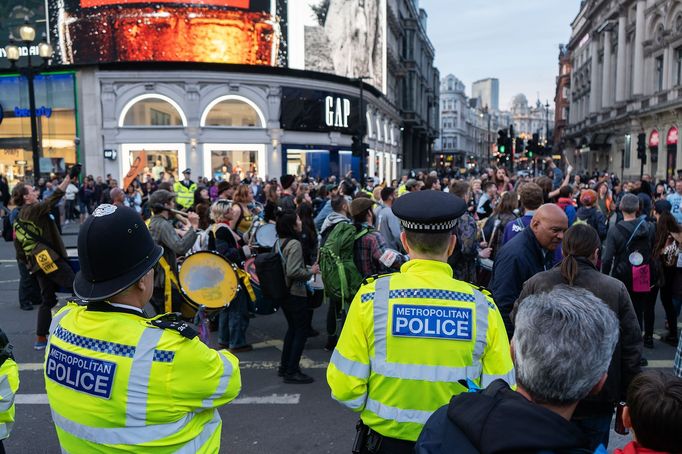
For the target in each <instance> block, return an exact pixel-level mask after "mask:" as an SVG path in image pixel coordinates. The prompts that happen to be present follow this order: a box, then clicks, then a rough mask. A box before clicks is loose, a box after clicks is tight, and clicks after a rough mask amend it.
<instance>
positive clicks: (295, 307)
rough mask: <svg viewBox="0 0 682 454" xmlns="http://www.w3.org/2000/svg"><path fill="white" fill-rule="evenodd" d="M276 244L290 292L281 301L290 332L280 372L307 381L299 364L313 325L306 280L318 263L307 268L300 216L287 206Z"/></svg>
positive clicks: (290, 380)
mask: <svg viewBox="0 0 682 454" xmlns="http://www.w3.org/2000/svg"><path fill="white" fill-rule="evenodd" d="M277 235H278V236H279V239H278V240H277V245H276V247H277V248H278V250H280V251H281V255H282V266H283V268H284V277H285V281H286V284H287V287H288V288H289V296H288V297H287V298H286V299H285V300H284V301H283V302H282V312H283V313H284V317H285V318H286V321H287V332H286V335H285V336H284V344H283V346H282V359H281V362H280V365H279V369H278V375H279V376H280V377H283V379H284V383H291V384H307V383H312V382H313V381H314V380H313V378H312V377H311V376H309V375H307V374H305V373H303V372H302V371H301V368H300V360H301V355H302V354H303V348H304V347H305V342H306V338H307V337H308V332H309V328H310V320H309V313H308V301H307V296H308V294H307V291H306V282H307V281H308V279H310V277H311V276H312V275H313V274H317V273H319V266H317V264H315V265H313V266H312V267H311V269H310V271H308V269H307V268H306V266H305V262H304V258H303V248H302V246H301V241H300V235H301V220H300V218H299V217H298V215H297V214H296V213H295V212H293V211H288V210H285V211H284V212H283V213H282V214H281V215H280V216H279V217H278V218H277Z"/></svg>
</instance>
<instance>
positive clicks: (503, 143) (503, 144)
mask: <svg viewBox="0 0 682 454" xmlns="http://www.w3.org/2000/svg"><path fill="white" fill-rule="evenodd" d="M497 136H498V137H497V152H498V153H499V154H506V153H507V151H508V145H507V142H508V138H507V130H506V129H500V130H499V131H497Z"/></svg>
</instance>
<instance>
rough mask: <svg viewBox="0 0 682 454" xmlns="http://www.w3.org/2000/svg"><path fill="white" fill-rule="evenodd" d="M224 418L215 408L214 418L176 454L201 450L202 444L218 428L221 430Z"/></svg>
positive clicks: (188, 453)
mask: <svg viewBox="0 0 682 454" xmlns="http://www.w3.org/2000/svg"><path fill="white" fill-rule="evenodd" d="M221 423H222V420H221V419H220V415H219V414H218V410H213V418H212V419H211V420H210V421H209V422H207V423H206V424H205V425H204V428H203V429H202V431H201V432H200V433H199V435H197V436H196V437H195V438H194V439H193V440H191V441H189V442H187V444H186V445H185V446H183V447H182V448H180V450H178V451H175V454H194V453H195V452H197V451H199V450H200V449H201V447H202V446H204V445H205V444H206V442H207V441H208V440H209V439H210V438H211V437H212V436H213V434H214V433H215V432H216V430H220V424H221Z"/></svg>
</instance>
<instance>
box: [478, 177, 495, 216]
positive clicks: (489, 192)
mask: <svg viewBox="0 0 682 454" xmlns="http://www.w3.org/2000/svg"><path fill="white" fill-rule="evenodd" d="M496 203H497V186H495V183H494V182H492V181H489V182H487V183H486V184H485V185H483V195H482V196H481V198H480V199H479V201H478V205H477V208H476V214H477V215H478V219H485V218H487V217H488V216H490V215H491V214H492V212H493V209H494V208H495V204H496Z"/></svg>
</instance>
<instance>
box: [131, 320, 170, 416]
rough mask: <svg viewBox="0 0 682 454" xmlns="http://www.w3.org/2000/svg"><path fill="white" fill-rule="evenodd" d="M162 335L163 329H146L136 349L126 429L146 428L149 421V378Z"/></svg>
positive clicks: (132, 365) (132, 367) (132, 366)
mask: <svg viewBox="0 0 682 454" xmlns="http://www.w3.org/2000/svg"><path fill="white" fill-rule="evenodd" d="M162 335H163V330H161V329H156V328H146V329H145V330H144V331H142V336H140V340H139V341H138V342H137V346H136V347H135V356H133V362H132V364H131V365H130V376H129V377H128V397H127V400H126V427H135V426H144V425H145V422H146V420H147V398H148V397H149V377H150V375H151V373H152V362H153V360H154V350H155V349H156V346H157V345H158V343H159V340H160V339H161V336H162Z"/></svg>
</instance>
